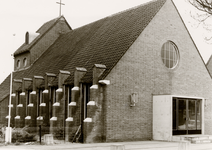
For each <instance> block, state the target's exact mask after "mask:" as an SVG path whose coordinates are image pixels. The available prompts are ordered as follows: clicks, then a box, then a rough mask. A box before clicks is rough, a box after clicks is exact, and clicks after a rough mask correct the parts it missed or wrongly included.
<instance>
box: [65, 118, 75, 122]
mask: <svg viewBox="0 0 212 150" xmlns="http://www.w3.org/2000/svg"><path fill="white" fill-rule="evenodd" d="M73 120H74V119H73V117H68V118H67V119H66V121H73Z"/></svg>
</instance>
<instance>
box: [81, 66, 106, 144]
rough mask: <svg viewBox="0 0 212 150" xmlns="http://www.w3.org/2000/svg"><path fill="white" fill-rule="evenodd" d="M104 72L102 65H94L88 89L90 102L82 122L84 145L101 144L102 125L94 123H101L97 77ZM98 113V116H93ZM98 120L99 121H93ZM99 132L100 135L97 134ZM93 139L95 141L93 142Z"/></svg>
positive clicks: (100, 102)
mask: <svg viewBox="0 0 212 150" xmlns="http://www.w3.org/2000/svg"><path fill="white" fill-rule="evenodd" d="M105 70H106V66H105V65H102V64H95V65H94V67H93V85H92V86H91V87H90V101H89V102H88V104H87V118H86V119H85V120H84V123H83V126H84V127H83V141H84V142H85V143H90V142H103V140H104V138H103V132H102V130H103V129H100V128H102V127H101V126H102V124H101V123H100V124H99V123H96V122H102V119H103V118H102V111H103V110H102V101H103V99H100V90H99V86H100V85H99V77H100V76H101V75H102V74H103V72H104V71H105ZM97 111H98V116H95V115H96V114H97V113H96V112H97ZM95 118H98V119H100V120H98V119H97V120H94V119H95ZM94 127H95V128H98V129H100V130H98V129H97V130H96V131H94V133H92V138H88V136H89V134H91V132H92V129H93V128H94ZM99 132H101V133H99ZM94 139H95V141H94Z"/></svg>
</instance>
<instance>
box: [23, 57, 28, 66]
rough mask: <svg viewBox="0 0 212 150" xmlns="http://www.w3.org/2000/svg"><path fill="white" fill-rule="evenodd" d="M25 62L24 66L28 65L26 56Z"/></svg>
mask: <svg viewBox="0 0 212 150" xmlns="http://www.w3.org/2000/svg"><path fill="white" fill-rule="evenodd" d="M23 64H24V67H25V66H26V65H27V59H26V58H24V60H23Z"/></svg>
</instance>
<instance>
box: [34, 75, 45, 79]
mask: <svg viewBox="0 0 212 150" xmlns="http://www.w3.org/2000/svg"><path fill="white" fill-rule="evenodd" d="M34 78H35V79H44V78H43V77H42V76H34Z"/></svg>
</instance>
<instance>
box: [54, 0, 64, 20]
mask: <svg viewBox="0 0 212 150" xmlns="http://www.w3.org/2000/svg"><path fill="white" fill-rule="evenodd" d="M56 3H57V4H59V5H60V12H59V16H61V5H65V4H63V3H62V0H60V2H56Z"/></svg>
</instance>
